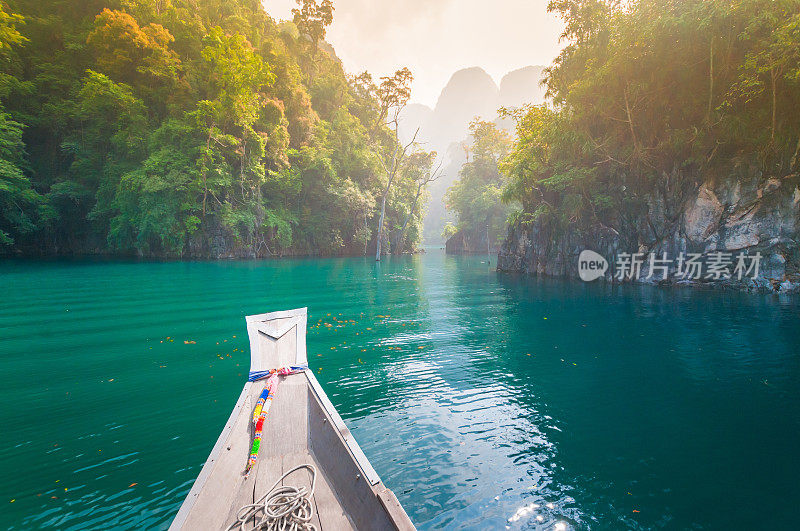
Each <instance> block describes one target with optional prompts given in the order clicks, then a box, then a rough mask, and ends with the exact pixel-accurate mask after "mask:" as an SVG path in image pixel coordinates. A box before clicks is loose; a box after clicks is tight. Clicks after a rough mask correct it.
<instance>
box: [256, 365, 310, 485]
mask: <svg viewBox="0 0 800 531" xmlns="http://www.w3.org/2000/svg"><path fill="white" fill-rule="evenodd" d="M307 368H308V367H305V366H295V367H282V368H280V369H271V370H269V371H255V372H251V373H250V377H249V378H248V380H249V381H251V382H254V381H257V380H262V379H264V378H267V383H266V384H265V385H264V389H263V390H262V391H261V394H260V395H258V400H257V401H256V407H255V408H254V409H253V423H254V424H255V425H256V426H255V435H254V436H253V445H252V446H251V447H250V457H249V458H248V459H247V469H245V476H247V475H248V474H250V470H251V469H252V468H253V466H255V464H256V461H257V460H258V449H259V447H260V446H261V434H262V432H263V430H264V421H265V420H266V418H267V414H268V413H269V408H270V407H271V406H272V401H273V400H274V398H275V393H276V392H277V390H278V383H279V382H280V379H279V377H280V376H288V375H290V374H296V373H298V372H302V371H304V370H306V369H307Z"/></svg>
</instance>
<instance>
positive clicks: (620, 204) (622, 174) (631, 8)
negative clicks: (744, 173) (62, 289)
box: [501, 0, 800, 229]
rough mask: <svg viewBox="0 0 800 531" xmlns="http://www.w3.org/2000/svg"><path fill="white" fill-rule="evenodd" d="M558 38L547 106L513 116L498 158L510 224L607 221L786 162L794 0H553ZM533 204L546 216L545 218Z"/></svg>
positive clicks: (768, 172)
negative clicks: (517, 211) (561, 44)
mask: <svg viewBox="0 0 800 531" xmlns="http://www.w3.org/2000/svg"><path fill="white" fill-rule="evenodd" d="M549 9H550V10H551V11H554V12H556V13H558V14H560V15H561V16H562V18H563V19H564V21H565V23H566V26H565V27H566V29H565V31H564V34H563V38H564V39H565V41H566V46H565V48H564V49H563V51H562V52H561V54H560V55H559V56H558V57H557V59H556V60H555V61H554V63H553V64H552V65H551V66H550V68H549V69H548V70H547V73H546V85H547V91H548V96H549V97H550V98H551V99H552V104H551V105H547V106H539V107H528V108H526V109H522V110H518V111H516V112H514V113H513V114H514V115H515V117H516V118H517V141H516V143H515V145H514V147H513V149H512V151H511V153H510V155H509V156H508V157H506V158H505V159H504V160H503V161H502V163H501V169H502V171H503V172H504V173H505V174H506V175H507V177H508V179H509V184H508V186H507V189H506V191H505V198H506V199H507V200H518V201H520V202H521V203H522V205H523V213H522V214H521V215H519V216H518V217H517V218H516V223H523V224H525V223H530V222H531V221H533V220H535V219H540V220H542V221H544V220H546V221H547V222H549V223H554V224H555V225H557V226H560V227H562V228H566V227H567V226H571V227H572V228H573V229H574V228H576V227H577V228H581V227H588V226H594V227H597V226H607V227H610V228H612V229H613V228H614V227H616V228H617V229H619V228H620V227H621V226H622V225H623V224H624V223H626V220H627V219H629V218H632V217H634V216H636V215H637V214H641V213H642V212H644V213H645V214H646V209H647V200H646V198H647V197H648V196H652V195H653V194H654V193H656V192H657V193H660V194H661V197H666V198H671V200H674V201H675V203H676V204H680V201H681V199H682V198H684V197H686V194H687V193H690V192H691V191H692V190H696V189H697V186H698V185H699V183H701V182H703V181H705V180H709V179H710V180H715V179H725V178H728V175H730V174H731V169H732V168H733V166H734V165H737V164H743V165H746V166H747V167H748V168H755V171H756V172H757V173H759V174H760V175H762V177H763V179H765V180H766V179H767V178H770V177H777V178H781V177H784V176H786V175H789V174H792V173H796V172H797V171H798V163H799V162H800V161H798V155H799V153H800V1H798V0H774V1H773V0H735V1H723V0H681V1H675V0H634V1H629V2H621V1H614V0H553V1H551V2H550V4H549ZM543 216H544V217H543Z"/></svg>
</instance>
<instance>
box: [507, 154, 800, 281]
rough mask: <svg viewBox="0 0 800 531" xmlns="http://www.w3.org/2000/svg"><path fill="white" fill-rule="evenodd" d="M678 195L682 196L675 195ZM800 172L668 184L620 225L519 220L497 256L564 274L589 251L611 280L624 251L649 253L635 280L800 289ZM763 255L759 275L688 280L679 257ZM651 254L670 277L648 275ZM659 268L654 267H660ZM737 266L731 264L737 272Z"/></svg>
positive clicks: (520, 267) (744, 171) (741, 171)
mask: <svg viewBox="0 0 800 531" xmlns="http://www.w3.org/2000/svg"><path fill="white" fill-rule="evenodd" d="M676 197H677V199H676ZM798 241H800V175H797V174H793V175H789V176H786V177H784V178H782V179H777V178H768V177H765V176H763V175H762V174H761V173H760V172H758V171H756V170H754V169H753V168H747V167H738V168H736V169H735V171H734V172H733V174H732V175H730V176H728V177H727V178H725V179H721V180H719V181H718V182H715V181H712V180H709V181H706V182H703V183H700V184H699V185H696V186H694V187H692V189H690V190H689V191H688V192H686V193H685V194H677V193H676V192H675V191H674V190H669V188H668V186H667V187H665V189H663V190H659V191H657V192H654V193H652V194H651V195H650V196H648V197H647V199H646V207H645V208H643V209H641V211H639V212H635V213H633V212H622V213H620V216H619V220H618V222H617V223H615V226H607V225H600V224H598V225H596V226H593V227H590V228H589V229H584V230H581V229H578V228H576V227H570V228H568V229H567V230H559V229H556V228H555V227H554V226H553V224H552V223H550V222H548V221H547V220H544V219H537V220H534V221H531V222H529V223H527V224H526V223H523V222H516V223H514V224H512V225H511V226H510V227H509V231H508V236H507V238H506V240H505V242H504V243H503V246H502V248H501V250H500V253H499V257H498V270H500V271H518V272H523V273H528V274H542V275H551V276H561V277H575V278H577V277H578V255H579V254H580V252H581V251H582V250H584V249H591V250H594V251H596V252H598V253H600V254H601V255H602V256H603V257H605V258H606V260H608V262H609V265H610V267H609V270H608V271H606V273H605V279H606V280H607V281H614V282H616V281H618V280H617V279H616V278H614V269H615V267H614V266H615V264H616V263H617V259H618V258H619V257H620V255H621V254H622V253H644V257H645V259H644V263H643V265H642V268H641V274H640V275H639V277H638V279H637V280H635V281H638V282H645V283H659V284H687V285H694V286H708V287H725V288H735V289H743V290H754V291H775V292H781V293H785V292H798V291H800V248H798ZM718 252H722V253H730V255H731V258H732V259H733V260H734V262H735V260H736V257H737V256H738V255H739V254H740V253H746V254H747V255H748V256H749V257H755V256H756V253H760V255H761V259H760V263H759V272H758V276H757V277H756V278H755V279H753V278H752V272H751V275H749V276H748V275H744V276H743V277H742V278H741V279H739V278H737V276H736V275H732V276H731V278H719V279H715V278H713V277H712V278H706V276H707V275H706V274H705V272H704V274H703V275H702V277H701V278H699V279H686V278H684V277H681V276H679V275H678V263H677V258H678V257H679V256H680V255H681V253H684V255H688V254H689V253H699V254H701V255H702V257H701V261H702V262H703V263H704V264H707V262H708V261H709V259H710V258H711V256H712V253H714V254H716V253H718ZM650 253H654V254H655V256H656V257H661V256H663V254H662V253H667V257H668V258H669V259H671V260H672V263H671V265H670V266H669V270H668V278H667V279H666V280H664V279H663V275H662V274H661V272H660V271H659V272H658V273H659V274H655V275H653V276H652V277H651V278H649V279H648V278H647V277H648V276H649V267H648V259H647V257H648V256H649V254H650ZM654 269H655V268H654ZM732 269H733V267H731V270H732Z"/></svg>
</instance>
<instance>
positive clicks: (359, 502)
mask: <svg viewBox="0 0 800 531" xmlns="http://www.w3.org/2000/svg"><path fill="white" fill-rule="evenodd" d="M306 320H307V312H306V308H301V309H298V310H289V311H282V312H273V313H266V314H262V315H253V316H249V317H247V334H248V336H249V339H250V359H251V361H250V363H251V366H250V372H251V374H252V373H253V372H254V371H265V370H270V369H278V368H281V367H288V366H304V365H307V364H308V360H307V355H306ZM281 378H282V381H281V383H280V386H279V388H278V390H277V393H276V394H275V398H274V400H273V403H272V406H271V408H270V410H269V413H268V417H267V418H266V420H265V423H264V429H263V439H262V441H261V447H260V450H259V453H258V460H257V461H256V464H255V465H254V467H253V469H252V471H251V472H250V474H249V475H247V476H245V475H244V470H245V467H246V465H247V462H248V456H249V454H250V447H251V443H252V437H253V418H252V416H253V409H254V407H255V406H256V402H257V400H258V397H259V394H260V393H261V391H262V389H263V388H264V381H255V382H247V383H246V384H245V385H244V389H243V390H242V393H241V395H240V396H239V400H238V401H237V402H236V406H235V407H234V408H233V412H232V413H231V416H230V418H229V419H228V422H227V423H226V424H225V428H224V429H223V430H222V434H220V436H219V439H217V443H216V444H215V445H214V448H213V449H212V450H211V455H209V456H208V459H207V460H206V462H205V465H204V466H203V469H202V470H201V471H200V475H199V476H198V477H197V479H196V480H195V482H194V485H193V486H192V489H191V490H190V491H189V494H188V495H187V496H186V499H185V500H184V502H183V504H182V505H181V508H180V510H179V511H178V514H177V515H176V516H175V519H174V520H173V522H172V525H171V526H170V530H178V529H188V530H206V529H208V530H219V529H226V528H227V527H228V526H229V525H230V524H231V523H234V522H236V518H237V516H236V515H237V512H238V511H239V509H240V508H241V507H242V506H244V505H247V504H252V503H254V502H255V501H257V500H258V499H259V498H261V497H262V496H263V495H264V494H266V493H267V491H268V490H269V489H270V487H271V486H272V485H273V484H274V483H275V482H276V481H278V480H279V479H280V478H281V476H282V475H283V474H284V473H286V472H288V471H290V470H291V469H292V468H294V467H295V466H297V465H300V464H306V463H308V464H312V465H313V466H314V467H315V468H316V470H317V475H316V485H315V488H314V493H313V497H312V499H311V500H310V501H311V504H312V505H313V507H314V516H313V519H312V521H311V522H310V523H312V524H313V525H314V526H315V527H316V529H317V530H337V531H338V530H342V529H369V530H372V529H399V530H407V529H414V525H413V524H412V523H411V520H410V519H409V518H408V515H407V514H406V513H405V511H404V510H403V507H402V506H401V505H400V503H399V502H398V501H397V498H396V497H395V495H394V493H393V492H392V491H391V490H389V489H387V488H386V487H385V486H384V485H383V483H382V482H381V480H380V478H379V477H378V475H377V474H376V473H375V470H374V469H373V468H372V465H371V464H370V462H369V461H368V460H367V458H366V456H365V455H364V453H363V452H362V451H361V448H359V446H358V443H356V441H355V439H354V438H353V435H352V434H351V433H350V431H349V430H348V429H347V426H345V424H344V421H343V420H342V418H341V417H340V416H339V414H338V413H337V412H336V409H335V408H334V406H333V404H332V403H331V401H330V400H329V399H328V397H327V396H326V395H325V391H323V390H322V387H321V386H320V384H319V382H318V381H317V379H316V378H315V377H314V374H313V373H312V372H311V371H310V370H305V371H302V372H298V373H296V374H292V375H289V376H284V377H281ZM304 482H305V483H310V478H309V474H307V473H304V472H303V471H301V472H297V473H292V475H290V477H288V478H287V479H285V480H284V484H291V485H293V486H300V484H302V483H304Z"/></svg>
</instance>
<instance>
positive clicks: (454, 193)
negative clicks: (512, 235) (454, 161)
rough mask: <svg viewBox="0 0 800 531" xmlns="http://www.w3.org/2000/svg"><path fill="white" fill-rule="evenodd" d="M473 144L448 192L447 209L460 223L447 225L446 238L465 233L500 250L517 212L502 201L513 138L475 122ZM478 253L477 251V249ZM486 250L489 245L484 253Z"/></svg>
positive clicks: (513, 207)
mask: <svg viewBox="0 0 800 531" xmlns="http://www.w3.org/2000/svg"><path fill="white" fill-rule="evenodd" d="M470 134H471V139H472V144H471V145H470V146H469V149H468V151H467V159H468V160H467V161H466V162H465V163H464V165H463V166H461V171H459V173H458V179H457V180H456V181H455V182H454V183H453V185H452V186H451V187H450V188H449V189H448V190H447V195H446V197H445V199H446V206H447V209H448V210H450V211H451V212H454V213H455V214H456V218H457V220H458V221H457V223H456V224H455V225H454V224H450V223H448V224H447V225H445V228H444V234H443V236H444V237H445V238H449V237H451V236H453V235H454V234H455V233H456V232H461V233H463V234H464V236H465V237H467V238H468V239H469V240H471V241H476V240H480V241H484V242H487V241H488V244H489V245H490V246H492V247H497V246H498V245H499V244H500V243H501V241H502V239H503V238H504V237H505V235H506V220H507V218H508V216H509V214H511V212H513V211H514V210H515V206H514V205H513V204H507V203H504V202H503V201H502V196H503V188H504V187H505V185H506V179H505V177H504V176H503V174H502V173H500V169H499V167H498V165H499V163H500V161H501V160H502V159H503V157H505V156H506V155H508V153H509V150H510V149H511V143H512V139H511V136H510V135H509V134H508V133H506V132H505V131H504V130H502V129H499V128H498V127H497V126H496V125H495V124H494V123H492V122H486V121H483V120H475V121H473V122H472V123H471V124H470ZM476 250H477V249H476ZM481 250H483V251H485V250H486V245H484V246H483V248H482V249H481Z"/></svg>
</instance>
